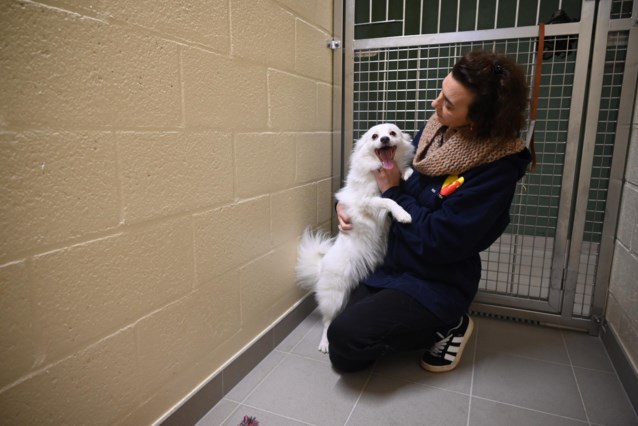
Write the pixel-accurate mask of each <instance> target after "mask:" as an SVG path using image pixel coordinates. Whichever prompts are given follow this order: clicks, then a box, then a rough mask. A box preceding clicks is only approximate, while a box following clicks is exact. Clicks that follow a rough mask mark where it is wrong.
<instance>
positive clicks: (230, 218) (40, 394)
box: [0, 0, 333, 425]
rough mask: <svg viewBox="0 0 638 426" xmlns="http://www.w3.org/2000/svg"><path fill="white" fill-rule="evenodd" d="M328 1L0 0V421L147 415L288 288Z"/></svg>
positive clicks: (308, 181) (175, 397) (328, 29)
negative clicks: (0, 189)
mask: <svg viewBox="0 0 638 426" xmlns="http://www.w3.org/2000/svg"><path fill="white" fill-rule="evenodd" d="M332 19H333V13H332V2H331V1H328V0H304V1H299V0H198V1H191V2H177V1H168V0H160V1H150V0H140V1H125V0H109V1H107V0H91V1H86V0H42V1H21V0H1V1H0V75H1V76H2V77H1V78H0V150H1V152H0V161H1V167H0V185H1V187H2V192H1V193H0V228H1V232H2V234H1V237H0V365H2V368H1V369H0V418H1V419H2V421H1V423H3V424H16V425H17V424H20V425H26V424H92V425H97V424H116V423H124V424H145V423H149V422H152V421H154V420H156V419H158V418H160V416H161V415H162V414H163V413H164V412H166V410H168V409H170V407H172V406H173V405H174V404H176V403H177V402H178V401H179V400H180V399H181V398H183V397H184V396H185V395H187V393H188V392H190V391H191V390H193V389H194V388H195V386H197V385H198V384H199V383H201V382H202V381H203V380H204V379H205V378H206V377H208V376H209V375H211V373H213V372H215V371H216V370H217V369H219V368H220V367H221V366H222V365H223V364H224V363H226V362H227V361H228V360H229V359H230V358H231V357H232V356H233V355H234V354H236V353H237V352H238V351H239V350H240V349H241V348H242V347H244V346H245V345H246V344H247V343H249V342H250V341H251V340H252V339H253V338H255V336H257V335H259V333H261V332H262V331H263V330H265V329H266V328H267V327H269V326H270V325H271V324H272V323H273V322H274V321H275V320H276V319H277V318H278V317H279V316H280V315H282V313H284V312H286V310H288V309H289V308H290V307H291V306H293V305H294V304H295V303H296V302H298V301H299V300H300V299H301V297H302V296H303V293H302V292H301V291H299V290H298V289H297V288H296V286H295V283H294V276H293V268H294V261H295V253H296V242H297V238H298V236H299V235H300V234H301V231H302V230H303V228H304V227H305V226H307V225H326V224H329V222H330V216H331V210H332V203H331V182H332V179H331V177H332V141H331V137H332V133H331V131H332V128H333V125H332V51H330V50H329V49H327V48H326V41H327V40H328V39H330V38H331V34H332Z"/></svg>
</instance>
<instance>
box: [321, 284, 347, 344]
mask: <svg viewBox="0 0 638 426" xmlns="http://www.w3.org/2000/svg"><path fill="white" fill-rule="evenodd" d="M321 284H322V283H321V280H319V283H318V290H317V294H316V299H317V302H318V304H319V312H321V317H322V320H323V331H322V333H321V341H320V342H319V347H318V349H319V352H323V353H328V346H329V344H328V327H330V323H331V322H332V320H333V319H334V318H335V317H336V316H337V315H338V314H339V312H341V309H342V308H343V305H344V302H345V299H346V297H347V292H346V290H341V289H337V288H330V289H321V287H319V286H320V285H321Z"/></svg>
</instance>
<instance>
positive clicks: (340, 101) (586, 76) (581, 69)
mask: <svg viewBox="0 0 638 426" xmlns="http://www.w3.org/2000/svg"><path fill="white" fill-rule="evenodd" d="M610 4H611V0H602V1H601V2H600V5H599V8H598V11H597V10H596V6H597V4H596V2H594V1H592V0H584V1H583V3H582V10H581V19H580V21H579V22H574V23H569V24H560V25H549V26H546V27H545V30H546V36H550V37H551V36H564V35H573V34H578V50H577V53H576V54H577V56H576V72H575V74H574V87H582V88H583V89H582V90H574V91H573V92H572V97H571V105H572V108H571V110H570V114H569V124H568V126H569V127H568V130H567V134H568V143H567V146H566V151H565V168H564V170H563V175H562V186H561V194H560V197H561V198H560V199H561V203H560V207H559V212H558V222H557V226H556V237H555V241H554V259H553V260H552V272H551V280H550V296H549V298H548V300H547V301H534V300H524V299H517V298H516V297H512V296H503V295H497V294H489V293H486V294H483V293H482V292H479V295H478V296H477V299H476V301H475V303H474V306H473V309H474V310H476V311H477V312H481V313H487V314H493V315H499V316H511V317H516V318H521V319H527V320H532V321H535V322H542V323H547V324H550V325H559V326H564V327H572V328H578V329H585V330H588V331H590V332H592V333H595V332H597V326H598V324H599V322H600V318H601V316H602V314H603V313H604V307H605V301H606V295H607V286H608V279H609V274H610V266H609V264H610V263H611V262H610V259H611V258H612V256H613V238H614V234H615V229H616V214H615V213H617V211H618V208H619V201H620V182H621V180H622V172H623V170H622V166H623V165H624V164H625V161H626V156H627V150H628V128H629V126H627V124H626V123H631V111H632V105H631V102H632V101H633V96H632V94H634V93H635V88H636V81H635V79H633V81H626V82H625V80H632V79H624V80H623V89H622V93H623V95H622V99H621V109H620V115H619V119H618V129H617V132H616V141H617V148H619V149H617V151H616V150H615V151H614V156H613V161H614V163H613V165H612V173H611V174H612V176H611V178H610V188H609V195H608V199H607V204H606V213H605V222H604V228H603V241H602V242H601V247H600V255H599V256H598V263H599V264H600V265H601V266H600V267H598V268H597V274H596V282H597V286H596V288H595V295H594V297H593V301H592V311H591V316H589V317H581V318H578V317H575V316H574V315H573V302H574V291H575V287H576V280H577V275H578V269H579V258H580V253H581V248H582V244H583V229H584V224H585V210H586V209H585V208H583V206H584V205H585V206H586V204H587V195H588V190H589V181H590V178H591V160H592V156H593V149H594V144H595V136H596V122H597V115H598V111H599V102H600V91H601V86H602V72H601V70H600V67H602V66H603V65H602V64H604V57H605V48H606V42H607V33H608V32H610V31H612V30H623V29H627V30H630V33H631V36H630V45H629V46H628V52H635V51H636V47H637V46H636V44H638V43H637V42H636V28H635V24H633V22H632V21H633V20H632V19H631V18H630V19H625V20H617V21H613V22H612V23H610V19H609V10H610V8H611V6H610ZM637 4H638V1H634V4H633V8H634V13H633V16H634V17H635V16H638V15H637V14H636V8H637ZM334 11H335V20H334V24H335V37H336V38H337V39H338V40H339V41H340V42H341V46H340V47H341V50H340V51H339V53H340V54H336V55H335V73H334V80H335V92H334V93H335V112H334V114H333V117H334V123H335V126H334V130H335V132H334V145H333V147H334V148H335V151H334V153H335V155H334V156H333V157H334V158H335V159H336V160H335V163H334V164H333V166H334V168H333V170H335V173H334V175H335V180H334V181H333V183H334V185H333V188H334V189H335V190H336V189H338V187H339V186H340V184H341V179H342V177H343V176H344V172H343V171H344V164H347V163H348V160H349V153H350V152H351V150H352V144H353V140H354V138H353V134H354V125H353V115H354V103H353V87H354V56H355V52H356V51H357V50H365V49H383V48H390V47H407V46H427V45H441V44H447V43H457V42H471V41H494V40H504V39H512V38H516V39H520V38H525V37H530V38H532V37H536V36H537V34H538V27H537V26H528V27H518V28H507V29H492V30H477V31H465V32H453V33H439V34H428V35H416V36H402V37H385V38H377V39H365V40H355V39H354V14H355V10H354V1H348V0H346V1H345V3H344V1H343V0H336V1H335V2H334ZM594 23H596V24H597V27H596V34H595V42H594ZM592 43H594V46H593V52H594V53H593V55H591V57H590V50H591V48H592ZM590 60H591V61H592V67H591V70H589V62H590ZM628 62H630V61H628ZM628 65H629V66H628V68H627V69H625V75H632V74H631V72H632V70H633V72H634V74H633V75H635V72H636V67H637V65H636V63H635V61H634V62H633V63H631V64H628ZM587 85H589V87H590V88H591V89H590V90H589V92H588V93H587V92H586V90H585V89H584V88H585V87H586V86H587ZM338 92H340V94H341V96H339V95H337V93H338ZM581 119H582V120H585V121H584V123H585V124H584V125H582V126H581V122H582V120H581ZM581 141H582V142H581ZM337 170H338V173H337ZM333 222H336V221H333ZM570 236H572V238H571V239H570V238H569V237H570Z"/></svg>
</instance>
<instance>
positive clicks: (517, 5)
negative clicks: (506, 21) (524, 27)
mask: <svg viewBox="0 0 638 426" xmlns="http://www.w3.org/2000/svg"><path fill="white" fill-rule="evenodd" d="M520 4H521V1H520V0H516V12H514V13H515V15H514V27H518V9H519V7H520Z"/></svg>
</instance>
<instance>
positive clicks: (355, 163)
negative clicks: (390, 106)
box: [296, 123, 414, 353]
mask: <svg viewBox="0 0 638 426" xmlns="http://www.w3.org/2000/svg"><path fill="white" fill-rule="evenodd" d="M413 155H414V147H413V146H412V143H411V139H410V136H409V135H407V134H405V133H403V132H402V131H401V130H400V129H399V128H398V127H397V126H395V125H394V124H389V123H384V124H379V125H376V126H374V127H372V128H371V129H370V130H368V131H367V132H366V133H365V134H364V135H363V137H361V139H359V140H358V141H357V142H356V144H355V147H354V150H353V152H352V155H351V157H350V170H349V172H348V176H347V178H346V183H345V186H344V187H343V188H341V190H339V192H337V194H336V195H335V196H336V199H337V200H338V201H339V202H340V203H341V204H342V205H343V207H344V209H345V212H346V214H347V215H348V216H349V217H350V219H351V221H352V229H351V230H350V231H348V232H340V233H339V235H337V237H336V238H329V237H328V236H327V235H326V234H324V233H317V234H313V233H312V232H311V231H310V230H309V229H306V231H305V232H304V234H303V236H302V239H301V243H300V244H299V252H298V255H297V268H296V272H297V279H298V284H299V286H300V287H302V288H306V289H309V290H314V292H315V297H316V299H317V303H318V305H319V311H320V312H321V315H322V317H323V335H322V337H321V342H320V343H319V350H320V351H321V352H324V353H326V352H328V336H327V331H328V326H329V325H330V323H331V322H332V320H333V319H334V318H335V316H336V315H337V314H338V313H339V312H340V311H341V309H342V308H343V307H344V305H345V302H346V301H347V300H348V296H349V294H350V291H351V290H352V289H353V288H354V287H356V286H357V284H358V283H359V282H360V281H361V280H362V279H363V278H365V277H366V276H367V275H368V274H369V273H370V272H372V270H373V269H374V268H375V267H376V266H377V265H379V263H380V262H381V261H382V260H383V257H384V255H385V251H386V245H387V233H388V230H389V227H390V219H389V218H388V215H387V213H388V212H390V213H391V214H392V216H394V218H395V219H396V220H397V221H399V222H402V223H410V222H411V221H412V218H411V216H410V214H409V213H408V212H406V211H405V210H404V209H403V208H402V207H401V206H399V205H398V204H397V203H396V202H395V201H394V200H391V199H389V198H382V197H381V196H380V191H379V187H378V186H377V181H376V178H375V177H374V174H373V171H375V170H378V169H380V168H382V167H383V168H386V169H389V168H392V167H393V166H394V164H393V160H396V163H397V165H398V167H399V169H400V171H401V174H402V176H403V178H404V179H407V178H408V177H409V176H410V175H411V174H412V169H411V168H410V166H409V164H410V161H411V159H412V157H413Z"/></svg>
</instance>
